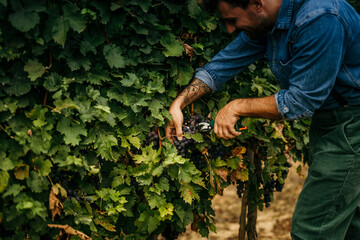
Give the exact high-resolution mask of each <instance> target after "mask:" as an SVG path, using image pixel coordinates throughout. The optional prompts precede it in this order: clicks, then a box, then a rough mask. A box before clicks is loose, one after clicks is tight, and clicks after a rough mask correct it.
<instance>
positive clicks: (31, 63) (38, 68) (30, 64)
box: [24, 59, 46, 81]
mask: <svg viewBox="0 0 360 240" xmlns="http://www.w3.org/2000/svg"><path fill="white" fill-rule="evenodd" d="M24 71H25V72H27V73H28V76H29V78H30V80H31V81H35V80H36V79H37V78H39V77H41V76H42V75H43V74H44V73H45V71H46V68H45V67H44V66H43V65H42V64H41V63H39V62H38V60H31V59H30V60H28V61H27V62H26V64H25V66H24Z"/></svg>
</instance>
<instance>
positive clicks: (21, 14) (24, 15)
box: [9, 8, 40, 32]
mask: <svg viewBox="0 0 360 240" xmlns="http://www.w3.org/2000/svg"><path fill="white" fill-rule="evenodd" d="M9 21H10V22H11V24H12V25H13V26H14V27H15V28H16V29H17V30H19V31H21V32H27V31H29V30H31V29H32V28H34V27H35V26H36V25H37V24H38V23H39V22H40V17H39V15H38V14H37V13H36V12H32V11H27V10H26V9H24V8H19V9H17V10H16V12H15V13H12V14H10V15H9Z"/></svg>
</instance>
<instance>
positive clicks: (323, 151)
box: [166, 0, 360, 240]
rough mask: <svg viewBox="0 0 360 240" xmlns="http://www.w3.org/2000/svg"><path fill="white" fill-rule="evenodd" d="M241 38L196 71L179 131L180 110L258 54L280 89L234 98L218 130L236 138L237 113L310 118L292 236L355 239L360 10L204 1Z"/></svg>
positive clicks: (334, 0)
mask: <svg viewBox="0 0 360 240" xmlns="http://www.w3.org/2000/svg"><path fill="white" fill-rule="evenodd" d="M204 2H205V3H207V6H210V7H211V6H212V7H213V8H215V9H216V10H217V11H219V13H220V15H221V17H222V19H223V20H224V21H225V24H226V28H227V30H228V32H229V33H233V32H234V31H236V30H241V32H240V34H239V35H238V36H237V38H236V39H235V40H234V41H233V42H232V43H230V44H229V45H228V46H227V47H226V48H225V49H223V50H222V51H220V52H219V53H218V54H217V55H216V56H215V57H214V58H213V59H212V60H211V62H209V63H207V64H206V65H205V66H203V67H201V68H199V69H197V70H196V72H195V77H194V81H193V82H192V83H191V84H190V85H189V86H188V87H187V88H186V89H185V90H184V91H183V92H182V93H181V94H180V95H179V96H178V97H177V98H176V99H175V100H174V102H173V103H172V105H171V107H170V109H169V112H170V114H171V115H172V117H173V120H172V121H170V122H169V125H168V127H167V128H166V134H167V136H169V135H170V132H171V130H172V129H173V128H175V129H176V133H177V137H178V138H179V139H181V138H182V130H181V126H182V121H183V114H182V109H183V108H184V107H185V106H186V105H188V104H190V103H192V102H193V101H195V100H196V99H198V98H200V97H201V96H203V95H205V94H207V93H210V92H211V91H217V90H219V89H220V87H221V86H222V84H224V83H225V82H226V81H228V80H229V79H231V78H233V77H234V76H235V75H236V74H238V73H239V72H240V71H241V70H242V69H243V68H245V67H246V66H248V65H249V64H251V63H253V62H254V61H256V60H257V59H259V58H261V57H264V56H265V57H266V58H267V59H268V61H269V64H270V67H271V70H272V72H273V73H274V75H275V77H276V78H277V80H278V82H279V84H280V86H281V87H282V90H280V91H279V92H277V93H276V94H275V95H273V96H269V97H264V98H251V99H236V100H233V101H231V102H230V103H228V104H227V105H226V106H225V107H224V108H223V109H221V110H220V111H219V113H218V115H217V116H216V119H215V126H214V132H215V134H216V135H217V137H219V138H224V139H230V138H235V137H237V136H238V135H239V134H240V133H238V132H237V131H236V130H235V128H234V125H235V123H236V122H237V120H238V119H239V117H240V116H245V117H264V118H272V119H281V118H283V119H287V120H294V119H300V118H308V117H312V125H311V128H310V160H309V173H308V177H307V179H306V182H305V184H304V187H303V190H302V192H301V194H300V196H299V199H298V201H297V204H296V207H295V211H294V215H293V220H292V230H291V236H292V239H296V240H298V239H302V240H320V239H323V240H341V239H347V240H356V239H360V205H359V204H360V16H359V14H357V13H356V11H355V10H354V9H353V8H352V7H351V6H350V5H349V4H348V3H347V2H346V1H345V0H207V1H204Z"/></svg>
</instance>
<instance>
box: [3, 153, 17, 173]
mask: <svg viewBox="0 0 360 240" xmlns="http://www.w3.org/2000/svg"><path fill="white" fill-rule="evenodd" d="M0 159H1V161H0V170H4V171H8V170H12V169H14V168H15V166H14V164H13V162H12V161H11V160H10V159H9V158H7V157H6V154H5V153H4V152H0Z"/></svg>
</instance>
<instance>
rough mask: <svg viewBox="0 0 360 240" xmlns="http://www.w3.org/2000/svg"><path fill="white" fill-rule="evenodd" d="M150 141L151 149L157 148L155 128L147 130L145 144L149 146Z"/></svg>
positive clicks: (157, 139) (157, 140)
mask: <svg viewBox="0 0 360 240" xmlns="http://www.w3.org/2000/svg"><path fill="white" fill-rule="evenodd" d="M151 143H152V144H153V149H158V148H159V135H158V134H157V132H156V131H155V130H153V131H151V132H149V134H148V135H147V137H146V143H145V144H146V146H149V145H150V144H151Z"/></svg>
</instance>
